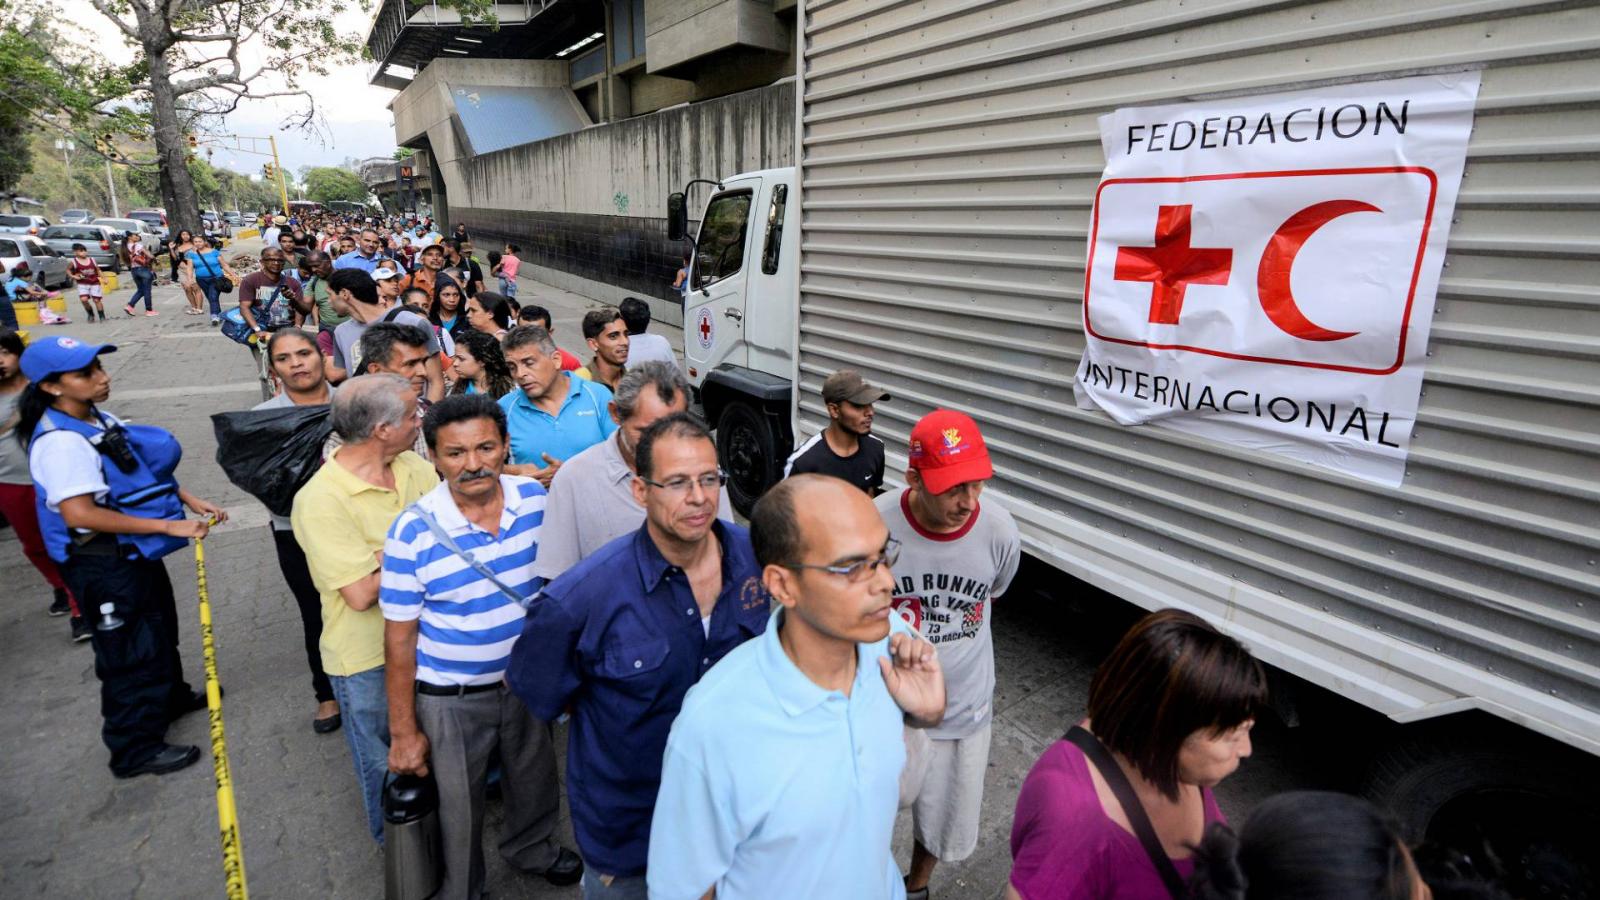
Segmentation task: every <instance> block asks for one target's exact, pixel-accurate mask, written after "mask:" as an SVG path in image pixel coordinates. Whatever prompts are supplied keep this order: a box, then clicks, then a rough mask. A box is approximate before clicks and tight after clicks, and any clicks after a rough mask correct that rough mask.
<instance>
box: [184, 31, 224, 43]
mask: <svg viewBox="0 0 1600 900" xmlns="http://www.w3.org/2000/svg"><path fill="white" fill-rule="evenodd" d="M172 36H173V37H174V38H176V39H177V40H180V41H184V42H186V43H196V44H197V43H200V42H202V41H235V40H238V39H239V35H238V34H237V33H235V32H232V31H224V32H221V33H218V34H190V33H189V32H187V31H174V32H172Z"/></svg>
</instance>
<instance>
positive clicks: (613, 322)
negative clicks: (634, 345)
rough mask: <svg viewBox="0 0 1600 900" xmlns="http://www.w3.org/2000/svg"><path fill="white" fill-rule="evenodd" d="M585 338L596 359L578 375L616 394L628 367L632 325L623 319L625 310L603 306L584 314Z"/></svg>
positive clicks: (591, 359)
mask: <svg viewBox="0 0 1600 900" xmlns="http://www.w3.org/2000/svg"><path fill="white" fill-rule="evenodd" d="M583 338H584V340H586V341H588V342H589V350H590V351H591V352H592V353H594V356H593V357H591V358H590V360H589V364H588V365H587V366H584V367H583V368H581V369H579V370H578V371H577V372H575V373H574V374H576V375H577V376H578V377H579V378H587V379H589V380H590V381H593V382H595V383H596V384H603V385H605V386H606V387H608V388H610V389H611V390H613V391H615V390H616V389H617V382H618V381H621V380H622V373H623V372H625V371H627V366H628V325H627V323H626V322H624V321H623V320H622V313H621V311H619V310H618V309H617V308H616V307H615V306H602V307H600V308H599V309H591V310H589V311H588V312H586V313H584V314H583Z"/></svg>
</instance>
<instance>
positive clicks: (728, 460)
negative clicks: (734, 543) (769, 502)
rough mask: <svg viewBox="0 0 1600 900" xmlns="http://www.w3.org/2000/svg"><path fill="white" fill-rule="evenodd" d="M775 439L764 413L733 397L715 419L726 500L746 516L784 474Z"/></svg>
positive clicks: (775, 436) (769, 422)
mask: <svg viewBox="0 0 1600 900" xmlns="http://www.w3.org/2000/svg"><path fill="white" fill-rule="evenodd" d="M777 455H778V438H777V435H776V434H774V433H773V430H772V422H771V420H770V419H769V417H768V416H767V415H766V413H765V412H763V411H762V410H760V409H758V408H756V407H754V406H751V405H750V404H748V403H744V402H742V401H738V400H735V401H734V402H732V403H729V404H728V405H727V406H726V407H725V408H723V410H722V415H721V416H719V417H718V418H717V462H718V463H719V464H721V466H722V471H724V472H727V473H728V499H729V500H731V501H733V508H734V509H736V510H738V511H739V514H740V515H743V516H749V515H750V510H751V509H752V508H754V507H755V505H756V501H757V500H758V499H760V498H761V495H762V494H764V493H766V491H767V488H769V487H771V486H772V485H773V484H774V483H776V482H777V480H778V477H779V476H780V475H782V474H783V470H782V468H781V467H782V465H783V461H782V460H781V459H778V458H777Z"/></svg>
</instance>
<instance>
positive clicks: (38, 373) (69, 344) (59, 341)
mask: <svg viewBox="0 0 1600 900" xmlns="http://www.w3.org/2000/svg"><path fill="white" fill-rule="evenodd" d="M115 352H117V345H115V344H85V343H83V342H82V341H80V340H78V339H77V338H72V337H65V336H61V337H47V338H40V339H38V340H36V341H34V342H33V343H31V344H29V345H28V347H27V349H25V350H23V351H22V374H23V375H25V376H27V379H28V380H29V381H43V380H45V379H46V378H49V377H50V376H52V375H60V374H61V373H62V372H76V371H78V370H79V369H82V368H84V367H85V366H87V365H89V364H90V363H92V362H94V360H95V357H97V356H99V355H100V354H102V353H115Z"/></svg>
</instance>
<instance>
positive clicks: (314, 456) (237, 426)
mask: <svg viewBox="0 0 1600 900" xmlns="http://www.w3.org/2000/svg"><path fill="white" fill-rule="evenodd" d="M329 412H330V409H329V407H328V406H326V405H321V406H290V407H285V408H283V409H261V410H248V411H245V412H225V413H216V414H214V415H212V417H211V427H212V429H213V430H215V431H216V435H217V465H219V466H221V467H222V472H223V474H225V475H227V476H228V480H229V481H231V482H233V483H234V484H236V485H238V486H239V487H240V488H241V489H243V490H244V491H245V492H246V493H248V494H250V496H252V497H255V498H256V499H257V500H260V501H261V502H262V503H265V504H266V505H267V509H268V510H270V511H271V512H272V513H273V514H274V515H279V516H287V515H288V514H289V511H290V510H291V509H293V508H294V495H295V492H296V491H299V490H300V488H301V487H302V486H303V485H305V483H306V482H307V481H310V480H311V476H312V475H315V474H317V470H318V469H320V468H322V445H323V443H324V442H325V441H327V439H328V434H329V432H331V431H332V430H333V423H332V422H331V421H329V418H328V417H329Z"/></svg>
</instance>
